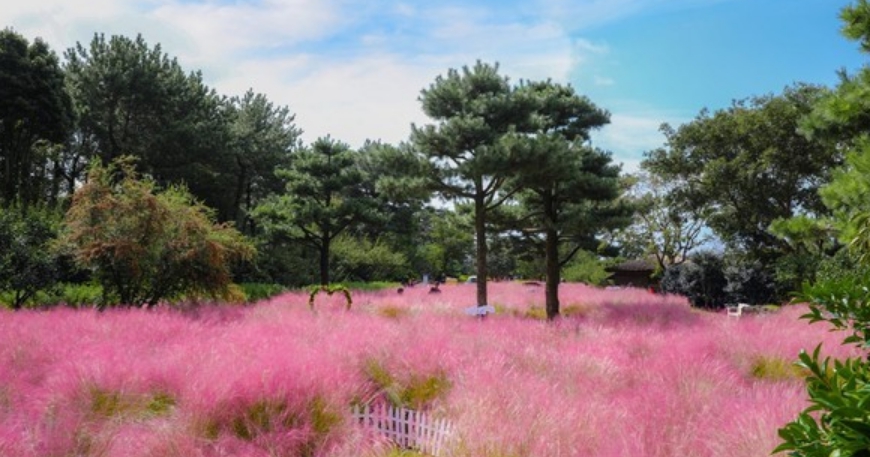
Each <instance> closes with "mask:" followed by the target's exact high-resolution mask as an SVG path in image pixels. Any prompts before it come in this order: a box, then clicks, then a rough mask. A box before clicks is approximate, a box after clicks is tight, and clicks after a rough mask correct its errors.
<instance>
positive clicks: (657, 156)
mask: <svg viewBox="0 0 870 457" xmlns="http://www.w3.org/2000/svg"><path fill="white" fill-rule="evenodd" d="M825 93H826V91H825V90H823V89H820V88H818V87H813V86H807V85H796V86H793V87H788V88H786V89H785V91H784V92H783V93H782V94H781V95H777V96H764V97H754V98H750V99H748V100H743V101H738V102H735V103H734V104H733V105H732V106H731V107H730V108H728V109H724V110H720V111H716V112H715V113H712V114H710V113H709V112H707V111H706V110H704V111H702V112H701V113H700V114H699V115H698V117H696V118H695V120H693V121H692V122H689V123H687V124H684V125H682V126H680V127H679V128H678V129H673V128H671V127H670V126H668V125H664V126H663V128H662V131H663V132H664V134H665V136H666V138H667V144H666V146H665V147H664V148H661V149H657V150H654V151H650V152H648V153H647V154H646V159H645V160H644V162H643V164H642V167H643V168H644V169H645V170H647V171H649V172H650V173H651V174H653V175H655V176H657V177H659V178H661V179H663V180H666V181H676V182H680V183H681V184H682V185H681V186H679V187H678V188H676V189H673V192H671V193H670V195H669V196H668V197H669V198H670V199H671V201H672V202H674V203H675V204H677V205H679V206H680V207H682V208H686V209H688V210H691V211H699V210H700V211H703V212H704V217H705V222H706V223H707V225H708V226H709V227H710V228H711V229H712V230H713V232H714V233H715V234H716V235H718V236H719V238H721V239H722V240H723V241H724V242H725V243H726V244H727V245H728V246H730V247H732V248H737V249H739V250H743V251H746V252H748V253H749V255H750V257H752V258H754V259H757V260H761V261H762V262H763V263H764V264H765V265H770V264H771V262H773V261H775V259H776V258H778V257H779V256H781V255H782V254H783V253H784V252H788V249H789V245H788V244H787V243H785V242H783V240H782V239H780V238H779V237H777V236H776V235H775V234H774V233H772V232H771V231H770V230H769V227H770V225H771V223H772V222H773V221H774V220H776V219H778V218H789V217H791V216H794V215H797V214H804V215H810V216H816V215H824V214H827V213H828V209H827V208H826V207H825V206H824V205H823V204H822V200H821V198H820V197H819V194H818V189H819V187H820V186H821V185H823V184H824V183H826V182H828V180H829V179H830V172H831V170H832V169H833V168H834V167H835V166H837V165H838V164H840V163H841V162H842V154H841V153H840V152H839V151H838V149H837V148H836V147H835V146H834V144H833V143H832V142H828V141H821V140H816V139H809V138H807V137H806V136H804V135H803V134H801V133H800V132H798V127H799V126H800V125H801V120H802V118H803V117H804V116H806V115H807V114H809V113H810V112H811V111H812V109H813V106H814V104H815V103H816V102H817V101H819V100H820V99H821V98H822V97H823V96H824V95H825ZM795 157H800V160H795Z"/></svg>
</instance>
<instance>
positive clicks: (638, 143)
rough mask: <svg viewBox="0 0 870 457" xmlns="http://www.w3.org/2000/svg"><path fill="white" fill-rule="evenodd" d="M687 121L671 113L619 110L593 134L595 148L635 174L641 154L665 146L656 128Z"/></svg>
mask: <svg viewBox="0 0 870 457" xmlns="http://www.w3.org/2000/svg"><path fill="white" fill-rule="evenodd" d="M687 121H689V119H687V118H683V117H680V116H678V115H675V114H673V113H663V112H653V111H647V110H633V111H622V112H619V113H614V114H612V115H611V116H610V124H608V125H607V126H605V127H604V128H602V129H601V130H600V131H597V132H594V133H593V135H592V141H593V144H594V145H595V146H596V147H599V148H602V149H604V150H607V151H610V152H612V153H613V160H614V162H617V163H620V162H621V163H623V171H626V172H633V171H637V170H638V168H639V165H640V162H641V160H642V159H643V153H644V152H646V151H649V150H652V149H655V148H658V147H661V146H663V145H664V143H665V137H664V135H663V134H662V133H661V132H660V131H659V127H660V126H661V125H662V124H663V123H665V122H667V123H669V124H671V125H673V126H678V125H680V124H682V123H684V122H687Z"/></svg>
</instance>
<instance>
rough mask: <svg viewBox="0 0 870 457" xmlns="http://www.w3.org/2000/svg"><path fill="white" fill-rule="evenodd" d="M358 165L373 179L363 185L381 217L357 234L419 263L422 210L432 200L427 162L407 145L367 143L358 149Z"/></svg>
mask: <svg viewBox="0 0 870 457" xmlns="http://www.w3.org/2000/svg"><path fill="white" fill-rule="evenodd" d="M359 159H360V160H359V166H360V168H361V169H362V171H363V173H365V174H366V175H367V176H370V177H371V178H372V179H370V180H368V181H366V182H365V183H363V189H364V191H365V193H366V195H368V196H370V197H372V198H374V199H375V201H377V203H378V207H379V210H380V211H381V213H382V217H381V218H378V219H377V221H375V222H377V223H376V224H366V225H364V226H362V227H360V229H359V230H357V232H356V234H355V235H356V236H357V237H359V238H365V239H367V240H368V242H375V244H383V245H385V246H388V247H390V248H391V249H392V250H394V251H396V252H400V253H402V254H403V255H404V257H405V258H406V259H407V260H408V261H409V262H411V263H412V264H414V263H419V262H418V259H417V248H418V246H419V244H420V240H421V239H422V237H423V234H422V231H423V230H424V218H425V214H424V208H425V207H426V205H428V203H429V201H430V200H431V197H432V191H431V189H430V188H429V180H428V175H429V163H428V162H427V161H425V160H422V158H421V157H420V156H419V155H418V154H416V153H415V152H414V150H413V149H412V148H411V146H410V145H409V144H407V143H402V144H399V145H398V146H394V145H391V144H385V143H381V142H371V141H369V142H366V144H365V145H363V147H362V148H361V149H360V157H359Z"/></svg>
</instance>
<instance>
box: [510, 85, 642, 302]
mask: <svg viewBox="0 0 870 457" xmlns="http://www.w3.org/2000/svg"><path fill="white" fill-rule="evenodd" d="M518 90H520V91H523V92H526V93H528V94H530V95H531V97H532V98H533V99H534V100H535V101H536V110H535V116H534V119H535V122H536V125H535V130H534V132H535V133H533V134H530V135H520V134H514V135H511V136H508V137H507V138H506V139H505V141H504V142H505V144H506V149H509V150H511V151H512V152H513V154H514V157H515V158H516V160H517V162H516V163H517V164H518V165H520V166H518V167H517V168H516V170H515V173H513V174H512V175H511V177H510V179H509V180H508V185H507V186H506V187H505V190H506V192H507V193H508V194H510V193H512V192H516V195H518V197H519V198H518V201H519V204H520V214H522V217H521V218H520V220H518V221H517V227H518V228H519V229H520V230H521V232H522V233H523V234H524V235H526V236H527V238H528V239H529V240H530V241H532V242H533V243H532V244H533V245H535V246H537V247H538V248H539V249H541V250H542V251H543V253H544V258H545V263H546V273H547V280H546V310H547V318H548V319H554V318H556V317H557V316H558V315H559V283H560V282H561V269H562V267H563V266H564V265H565V264H566V263H568V262H569V261H570V260H571V259H572V258H573V257H574V255H575V254H576V253H577V252H578V251H579V250H581V249H587V250H596V249H597V247H598V245H599V244H600V241H599V240H598V238H597V236H598V235H599V234H600V233H602V231H604V230H612V229H615V228H618V227H621V226H624V225H627V224H628V222H629V221H630V217H631V208H630V207H629V206H628V205H625V204H622V203H621V202H620V201H619V200H618V199H619V197H620V194H621V191H620V185H619V172H620V167H619V166H618V165H615V164H613V163H612V162H611V159H610V154H608V153H606V152H604V151H601V150H598V149H595V148H593V147H591V146H589V145H588V144H587V141H588V140H589V134H590V132H591V131H592V130H595V129H598V128H600V127H602V126H604V125H606V124H607V123H608V122H609V121H610V119H609V114H608V113H607V112H606V111H604V110H602V109H600V108H598V107H597V106H595V105H594V104H593V103H592V102H591V101H589V99H588V98H586V97H583V96H580V95H577V94H576V93H575V91H574V89H573V88H572V87H570V86H563V85H559V84H555V83H552V82H550V81H543V82H533V83H528V84H523V85H521V86H520V88H519V89H518ZM562 247H564V249H560V248H562Z"/></svg>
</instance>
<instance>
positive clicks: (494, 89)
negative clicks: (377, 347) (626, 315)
mask: <svg viewBox="0 0 870 457" xmlns="http://www.w3.org/2000/svg"><path fill="white" fill-rule="evenodd" d="M0 42H2V45H0V59H2V60H0V79H2V82H3V84H2V88H0V91H2V93H0V99H2V100H3V102H2V112H0V179H2V183H3V186H2V193H0V204H2V207H3V211H4V214H6V217H7V219H9V221H10V222H9V224H8V233H10V234H12V232H13V231H14V230H18V231H19V232H20V231H21V230H24V228H23V227H25V226H28V224H30V225H33V224H37V223H41V222H44V224H43V225H44V226H45V227H47V229H46V230H44V231H43V232H44V233H45V234H46V236H43V237H36V238H34V239H33V240H30V241H29V242H30V243H31V245H32V246H37V245H39V246H42V245H43V244H45V243H48V242H49V241H50V240H52V243H53V246H54V249H52V250H48V251H46V250H44V249H41V248H40V249H31V250H32V251H33V252H34V253H36V252H49V251H50V252H56V253H57V255H58V257H59V258H58V259H54V260H53V261H54V262H55V263H64V262H65V264H64V265H63V268H61V267H60V266H55V267H54V268H53V270H56V274H55V275H54V276H56V280H58V281H76V280H88V279H94V278H102V283H103V285H104V289H106V290H107V291H113V293H114V299H115V300H121V301H128V300H132V301H134V302H143V301H144V302H147V303H154V302H155V301H156V300H157V299H159V298H166V297H170V296H172V295H173V293H174V292H173V291H174V289H173V287H168V286H166V287H164V286H159V285H152V286H151V289H152V290H151V292H148V293H145V292H141V291H140V292H141V293H140V292H135V293H134V292H130V291H126V292H125V291H124V290H123V289H124V288H125V287H130V284H131V283H137V282H140V281H144V282H148V281H149V280H148V279H145V278H140V279H137V280H136V281H132V278H134V277H137V276H136V274H138V273H139V272H141V271H146V270H148V268H146V266H145V265H144V264H146V263H148V262H151V263H152V264H153V265H152V266H155V265H157V264H160V263H161V262H162V263H167V262H169V260H168V257H166V256H167V255H168V250H167V248H166V246H163V247H159V246H156V245H155V246H148V243H149V242H155V243H157V242H158V240H160V239H164V238H166V236H167V235H161V236H154V234H155V232H156V231H157V230H158V228H159V227H158V226H159V225H161V224H167V223H168V221H169V220H170V219H161V217H165V216H166V215H168V214H174V216H172V218H174V219H175V220H180V218H182V217H183V216H184V212H183V211H182V208H183V207H184V206H185V205H187V206H195V207H196V208H197V211H194V213H196V215H197V217H199V218H200V219H199V223H198V225H199V226H200V228H201V229H202V230H204V231H211V232H212V234H213V235H214V234H217V233H219V232H220V233H224V234H225V237H224V238H223V241H225V242H226V241H227V240H228V239H230V238H231V239H233V240H235V241H234V242H233V243H230V244H232V245H233V246H235V248H236V249H235V251H236V252H237V253H239V254H240V255H239V256H238V257H240V258H245V259H249V258H252V261H248V262H237V263H234V264H233V265H232V268H233V273H234V275H235V279H236V280H240V281H263V282H278V283H283V284H287V285H301V284H311V283H315V282H318V283H320V284H328V283H330V282H331V281H334V280H335V279H336V277H338V278H339V279H359V280H376V279H391V280H404V279H408V278H409V277H411V276H414V275H420V274H428V275H430V276H431V277H432V278H440V277H444V276H446V275H451V276H457V275H460V274H476V275H477V277H478V304H479V305H481V306H484V305H486V304H487V297H486V283H487V277H488V276H490V274H491V273H495V274H496V275H498V276H507V275H510V274H513V273H514V270H516V269H517V262H516V261H515V260H514V259H515V258H519V257H523V258H524V259H527V265H530V267H528V270H530V271H535V270H537V272H538V273H539V274H538V276H544V275H546V276H547V277H548V284H549V286H548V289H547V290H548V303H549V305H548V310H549V313H550V315H551V317H553V316H555V315H557V314H558V302H557V300H558V296H557V294H556V287H557V286H558V283H559V281H560V272H561V268H562V267H563V266H564V265H565V264H566V263H567V262H568V261H569V260H570V259H571V258H572V257H575V254H576V253H577V252H580V251H581V250H583V249H592V250H595V249H598V247H599V245H600V244H601V243H602V241H601V240H600V239H599V238H601V237H602V235H603V234H604V233H605V232H606V231H608V230H612V229H615V228H617V227H620V226H623V225H625V224H627V223H628V222H629V219H630V216H631V207H630V205H629V204H628V203H627V202H626V201H624V199H622V198H621V196H622V191H621V185H620V176H619V174H620V170H619V167H618V166H616V165H615V164H613V163H612V160H611V157H610V154H609V153H607V152H606V151H601V150H598V149H595V148H593V147H592V146H591V145H589V142H588V139H589V134H590V132H591V131H592V130H594V129H597V128H600V127H601V126H603V125H605V124H606V123H607V122H608V121H609V113H607V112H606V111H605V110H603V109H601V108H599V107H597V106H596V105H594V104H593V103H592V102H591V101H590V100H588V98H586V97H584V96H581V95H579V94H577V93H576V92H575V91H574V89H573V88H572V87H570V86H566V85H560V84H557V83H554V82H552V81H521V82H520V83H519V84H512V83H511V82H510V81H509V79H508V78H507V77H506V76H504V75H501V74H500V73H499V68H498V66H497V65H493V64H487V63H483V62H478V63H476V64H475V65H473V66H471V67H464V68H462V69H461V70H450V71H448V72H447V73H446V74H445V75H442V76H439V77H437V78H436V80H435V82H433V83H432V84H431V85H430V86H429V87H428V88H425V89H423V90H422V91H421V95H420V102H421V104H422V106H423V109H424V111H425V112H426V114H428V115H429V116H430V118H431V119H432V121H433V122H432V123H431V124H428V125H422V126H414V127H413V133H412V135H411V137H410V138H409V139H408V141H406V142H402V143H401V144H397V145H391V144H384V143H381V142H367V143H366V144H365V145H364V146H363V147H361V148H359V149H353V148H351V147H349V146H348V145H347V144H345V143H343V142H341V141H340V140H338V139H334V138H332V137H329V136H327V137H323V138H318V139H317V140H315V141H314V142H313V143H312V144H308V145H306V144H303V143H302V141H301V140H300V134H301V130H300V129H299V128H298V127H297V125H296V123H295V118H294V115H293V114H292V113H291V112H290V110H289V108H287V107H283V106H276V105H274V104H273V103H272V102H270V101H269V100H268V98H267V97H266V96H265V95H262V94H258V93H255V92H254V91H253V90H249V91H248V92H247V93H245V94H243V95H241V96H229V97H228V96H223V95H220V94H218V93H216V92H215V91H214V90H213V89H211V88H209V87H208V86H207V85H206V84H205V83H204V82H203V78H202V75H201V73H199V72H187V71H185V70H184V69H183V68H182V66H181V65H180V64H179V63H178V61H177V60H176V59H175V58H172V57H170V56H169V55H167V54H166V53H164V52H163V50H162V49H161V47H160V46H159V45H156V46H151V45H149V44H148V43H147V42H146V41H145V40H144V38H143V37H141V36H137V37H136V38H135V39H131V38H128V37H124V36H111V37H106V36H104V35H102V34H97V35H95V36H94V38H93V40H92V41H91V43H90V44H89V45H87V46H85V45H82V44H77V45H76V46H75V47H73V48H70V49H68V50H67V51H66V52H65V53H64V55H63V57H64V58H63V59H62V60H61V59H59V58H58V57H57V55H56V54H55V53H54V52H53V51H52V50H51V49H49V47H48V46H47V45H46V44H45V43H44V42H43V41H42V40H40V39H39V38H37V39H35V40H34V41H33V42H32V43H31V42H29V41H28V40H27V39H26V38H25V37H22V36H21V35H19V34H17V33H16V32H15V31H13V30H11V29H6V30H4V31H3V32H2V35H0ZM134 189H135V191H134ZM131 195H135V196H137V198H140V199H141V201H133V200H129V199H130V198H131ZM435 196H438V197H441V198H442V199H444V200H446V201H449V202H452V204H453V205H452V206H447V207H437V206H433V205H432V204H431V201H432V199H433V197H435ZM125 199H126V200H125ZM149 201H150V202H151V203H150V205H151V206H148V205H149V203H146V202H149ZM158 203H159V204H161V205H165V207H163V208H162V209H161V210H160V211H163V212H162V213H160V212H159V211H157V210H156V209H155V208H156V207H157V206H159V205H158ZM46 208H50V209H53V210H54V211H55V212H56V214H58V216H57V217H55V220H48V219H51V217H50V213H51V211H50V210H47V209H46ZM106 211H109V212H110V213H111V214H116V215H117V218H116V219H114V220H113V219H112V218H111V217H109V216H106V214H110V213H106ZM124 211H129V212H134V214H132V215H131V218H130V219H129V220H127V219H125V216H126V215H127V214H124ZM155 211H156V212H155ZM136 212H138V213H136ZM97 213H99V214H103V216H99V217H97V216H96V214H97ZM158 213H159V214H158ZM61 214H62V215H63V217H61V216H60V215H61ZM191 214H192V213H191ZM16 215H18V217H19V220H13V219H14V218H15V217H16ZM37 215H39V216H37ZM137 215H138V216H139V217H135V216H137ZM144 215H149V217H150V218H155V219H156V221H163V222H156V221H152V222H149V221H148V220H147V218H145V217H144ZM191 217H192V216H191ZM202 218H205V219H206V220H208V221H210V224H211V226H209V227H206V225H207V224H203V219H202ZM40 221H41V222H40ZM13 222H14V223H13ZM194 225H197V224H194ZM230 228H231V229H232V230H234V231H235V232H228V231H226V230H228V229H230ZM170 232H171V230H170ZM236 232H237V233H238V234H239V236H242V235H243V236H244V237H245V238H244V239H243V238H237V237H236V235H234V234H232V233H236ZM51 234H54V236H48V235H51ZM119 234H120V235H121V238H117V236H118V235H119ZM231 234H232V235H231ZM86 235H87V236H86ZM100 236H103V238H99V237H100ZM113 236H114V237H116V238H112V237H113ZM191 236H192V235H191ZM88 237H90V238H88ZM124 237H126V240H127V241H128V242H127V243H124V242H122V239H123V238H124ZM203 237H204V238H203V239H209V236H207V235H203ZM226 237H229V238H226ZM13 238H14V239H16V240H23V238H20V237H19V238H15V237H14V236H12V235H10V239H13ZM86 238H87V240H86ZM218 238H220V237H218ZM243 240H244V242H243ZM168 241H169V239H165V240H164V241H162V242H164V243H166V242H168ZM239 243H242V244H239ZM245 243H248V244H250V245H251V246H256V248H257V249H256V251H257V252H258V255H257V256H256V257H253V256H252V255H251V253H252V250H250V249H248V248H242V247H241V246H242V245H243V244H245ZM213 244H214V240H212V245H213ZM206 245H209V244H208V243H206ZM60 247H63V249H61V248H60ZM224 247H226V248H227V249H228V250H230V251H233V249H229V245H227V246H224ZM490 247H492V249H490ZM24 250H25V249H24V248H22V252H23V251H24ZM143 250H145V251H148V250H151V251H154V252H150V253H151V254H154V256H152V257H148V258H149V259H150V260H148V262H146V261H145V260H144V259H145V257H147V256H146V253H145V252H144V251H143ZM11 251H12V250H11V249H10V250H9V251H7V254H8V253H11ZM140 251H141V252H140ZM158 251H159V252H160V254H155V252H158ZM97 252H99V253H100V254H97ZM131 253H138V254H136V255H133V254H131ZM242 253H244V255H241V254H242ZM474 253H476V255H475V254H474ZM64 255H65V256H66V258H65V259H61V257H63V256H64ZM143 256H145V257H143ZM161 256H162V257H161ZM7 257H9V258H8V259H6V260H5V261H4V266H5V267H7V268H9V269H12V265H13V263H16V262H17V264H21V263H22V262H26V261H27V260H28V259H26V258H17V259H12V258H11V257H10V256H9V255H7ZM230 257H232V256H230ZM122 259H126V260H123V261H122ZM228 259H229V257H228ZM538 259H541V260H538ZM13 260H14V262H13ZM30 260H33V261H34V262H35V257H34V258H32V259H30ZM122 264H124V265H123V266H122ZM206 265H207V262H206V263H202V264H199V267H201V268H205V267H206ZM489 265H493V271H492V272H490V271H489V268H488V266H489ZM539 265H542V266H543V268H541V267H539ZM172 271H174V272H175V273H174V275H175V276H178V275H179V274H181V273H180V272H183V271H186V270H184V269H180V270H178V269H175V270H172ZM152 273H153V274H155V275H158V276H160V275H165V274H169V276H172V274H170V273H166V272H163V273H156V272H152ZM30 276H35V274H34V275H30ZM39 276H41V277H42V278H44V277H46V276H47V275H45V274H41V275H39ZM152 279H153V278H152ZM30 283H31V284H30V285H31V286H34V287H36V286H39V287H41V286H43V285H44V284H43V283H42V282H40V281H37V280H36V279H35V278H33V279H32V280H31V281H30ZM122 284H126V286H122ZM193 284H197V283H196V281H194V282H193ZM19 286H21V284H19ZM19 286H12V285H6V286H5V287H4V288H5V289H15V288H16V287H19ZM143 287H144V286H143ZM19 288H20V287H19ZM32 288H33V287H31V289H32ZM161 288H163V289H166V291H163V292H161V293H157V292H155V290H160V289H161ZM175 292H177V291H175ZM142 294H145V295H142ZM155 294H156V295H155ZM30 295H32V293H30ZM23 296H24V295H23V294H22V295H19V297H23ZM145 296H147V297H148V298H147V299H146V298H143V297H145ZM155 297H157V298H155ZM24 301H26V300H25V299H24V298H21V299H16V300H15V301H14V302H15V304H16V306H17V305H20V304H22V303H23V302H24Z"/></svg>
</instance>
